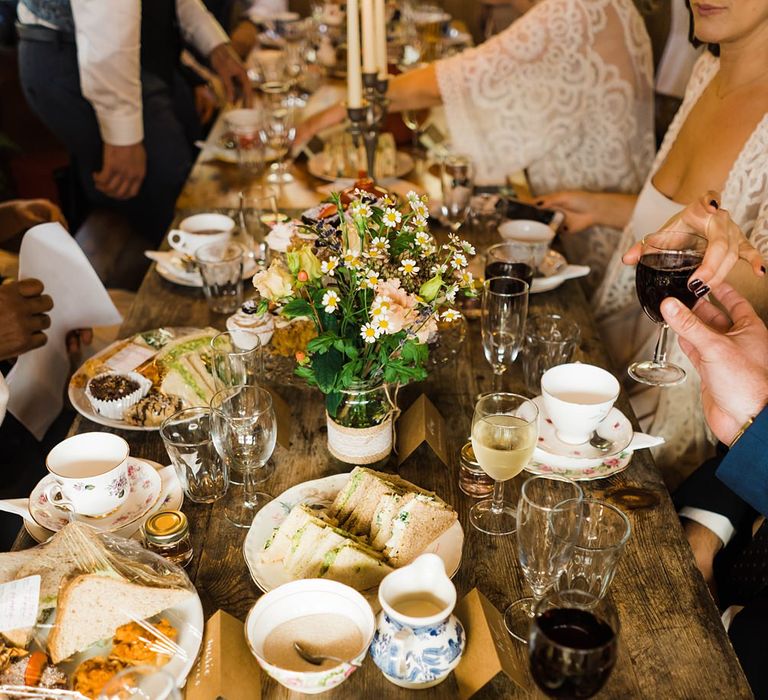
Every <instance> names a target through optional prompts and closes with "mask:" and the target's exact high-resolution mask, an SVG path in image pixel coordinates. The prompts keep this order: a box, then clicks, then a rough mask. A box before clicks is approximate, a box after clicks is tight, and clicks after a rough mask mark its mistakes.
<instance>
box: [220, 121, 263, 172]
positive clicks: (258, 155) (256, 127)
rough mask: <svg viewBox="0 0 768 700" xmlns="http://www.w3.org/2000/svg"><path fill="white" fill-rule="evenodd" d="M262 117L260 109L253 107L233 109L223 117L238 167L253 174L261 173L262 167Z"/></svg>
mask: <svg viewBox="0 0 768 700" xmlns="http://www.w3.org/2000/svg"><path fill="white" fill-rule="evenodd" d="M263 118H264V116H263V114H262V110H260V109H255V108H251V109H235V110H232V111H231V112H229V113H227V115H226V116H225V117H224V122H225V124H226V126H227V129H228V131H229V133H230V134H231V136H232V140H233V141H234V142H235V148H236V149H237V162H238V164H239V165H240V168H241V169H243V170H244V171H247V172H249V173H252V174H254V175H261V172H262V169H263V167H264V144H263V143H262V141H261V137H260V135H259V134H260V129H261V122H262V119H263Z"/></svg>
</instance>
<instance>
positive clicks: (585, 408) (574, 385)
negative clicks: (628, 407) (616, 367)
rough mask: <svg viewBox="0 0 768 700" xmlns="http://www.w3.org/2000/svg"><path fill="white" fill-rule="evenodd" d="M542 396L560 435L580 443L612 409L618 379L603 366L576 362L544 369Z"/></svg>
mask: <svg viewBox="0 0 768 700" xmlns="http://www.w3.org/2000/svg"><path fill="white" fill-rule="evenodd" d="M541 395H542V398H543V399H544V408H546V410H547V414H548V415H549V418H550V419H551V420H552V423H553V424H554V426H555V432H556V433H557V437H558V438H560V440H562V441H563V442H567V443H568V444H571V445H581V444H583V443H585V442H587V440H589V438H590V436H591V435H592V433H593V432H594V431H595V429H596V428H597V426H598V425H600V423H601V422H602V421H603V420H605V417H606V416H607V415H608V412H609V411H610V410H611V408H612V406H613V404H614V402H615V401H616V399H617V398H618V396H619V381H618V380H617V379H616V377H614V376H613V375H612V374H611V373H610V372H607V371H606V370H604V369H601V368H600V367H595V366H594V365H585V364H582V363H581V362H573V363H569V364H566V365H558V366H557V367H553V368H552V369H550V370H547V371H546V372H544V374H543V375H542V377H541Z"/></svg>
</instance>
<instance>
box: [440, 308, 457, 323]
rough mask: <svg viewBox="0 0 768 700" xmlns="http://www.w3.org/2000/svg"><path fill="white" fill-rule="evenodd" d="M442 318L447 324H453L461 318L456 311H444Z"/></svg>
mask: <svg viewBox="0 0 768 700" xmlns="http://www.w3.org/2000/svg"><path fill="white" fill-rule="evenodd" d="M442 318H443V320H444V321H448V323H453V321H458V320H459V319H460V318H461V314H460V313H459V312H458V311H456V309H446V310H445V311H443V313H442Z"/></svg>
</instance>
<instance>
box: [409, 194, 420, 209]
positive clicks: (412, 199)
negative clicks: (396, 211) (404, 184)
mask: <svg viewBox="0 0 768 700" xmlns="http://www.w3.org/2000/svg"><path fill="white" fill-rule="evenodd" d="M405 198H406V199H407V200H408V204H410V205H411V208H413V207H414V206H415V205H416V204H420V203H421V199H420V198H419V195H417V194H416V193H415V192H414V191H413V190H410V191H409V192H408V193H407V194H406V195H405Z"/></svg>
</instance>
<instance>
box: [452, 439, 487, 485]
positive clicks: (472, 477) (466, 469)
mask: <svg viewBox="0 0 768 700" xmlns="http://www.w3.org/2000/svg"><path fill="white" fill-rule="evenodd" d="M459 489H461V492H462V493H465V494H467V496H471V497H472V498H483V497H484V496H488V495H489V494H490V493H491V492H492V491H493V479H492V478H491V477H490V476H488V475H487V474H486V473H485V472H484V471H483V468H482V467H481V466H480V464H479V463H478V461H477V457H475V452H474V450H473V449H472V443H471V442H468V443H467V444H466V445H464V447H462V448H461V454H460V455H459Z"/></svg>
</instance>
